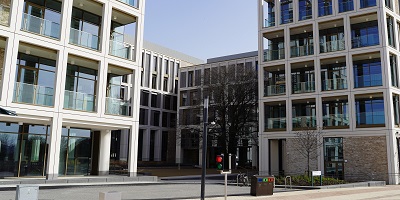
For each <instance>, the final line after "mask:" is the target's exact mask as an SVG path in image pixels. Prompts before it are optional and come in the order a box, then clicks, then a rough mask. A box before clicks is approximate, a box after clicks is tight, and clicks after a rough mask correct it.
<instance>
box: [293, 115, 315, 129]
mask: <svg viewBox="0 0 400 200" xmlns="http://www.w3.org/2000/svg"><path fill="white" fill-rule="evenodd" d="M292 124H293V129H296V128H302V127H316V126H317V118H316V117H315V116H297V117H293V118H292Z"/></svg>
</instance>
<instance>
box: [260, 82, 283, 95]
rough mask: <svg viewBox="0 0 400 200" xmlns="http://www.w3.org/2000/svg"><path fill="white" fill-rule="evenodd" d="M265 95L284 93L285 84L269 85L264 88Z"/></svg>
mask: <svg viewBox="0 0 400 200" xmlns="http://www.w3.org/2000/svg"><path fill="white" fill-rule="evenodd" d="M265 90H266V91H265V94H266V96H273V95H284V94H286V85H282V84H281V85H269V86H267V87H266V88H265Z"/></svg>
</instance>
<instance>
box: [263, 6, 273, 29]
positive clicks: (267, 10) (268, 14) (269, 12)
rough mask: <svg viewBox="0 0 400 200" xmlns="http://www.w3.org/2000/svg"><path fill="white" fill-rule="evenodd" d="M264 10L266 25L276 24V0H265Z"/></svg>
mask: <svg viewBox="0 0 400 200" xmlns="http://www.w3.org/2000/svg"><path fill="white" fill-rule="evenodd" d="M263 11H264V21H265V23H264V27H270V26H275V1H274V0H264V4H263Z"/></svg>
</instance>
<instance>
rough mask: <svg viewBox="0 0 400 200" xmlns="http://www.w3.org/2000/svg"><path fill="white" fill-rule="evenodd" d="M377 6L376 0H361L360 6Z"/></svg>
mask: <svg viewBox="0 0 400 200" xmlns="http://www.w3.org/2000/svg"><path fill="white" fill-rule="evenodd" d="M372 6H376V0H360V8H367V7H372Z"/></svg>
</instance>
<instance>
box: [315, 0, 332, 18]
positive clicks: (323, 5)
mask: <svg viewBox="0 0 400 200" xmlns="http://www.w3.org/2000/svg"><path fill="white" fill-rule="evenodd" d="M326 15H332V0H318V16H319V17H322V16H326Z"/></svg>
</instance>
